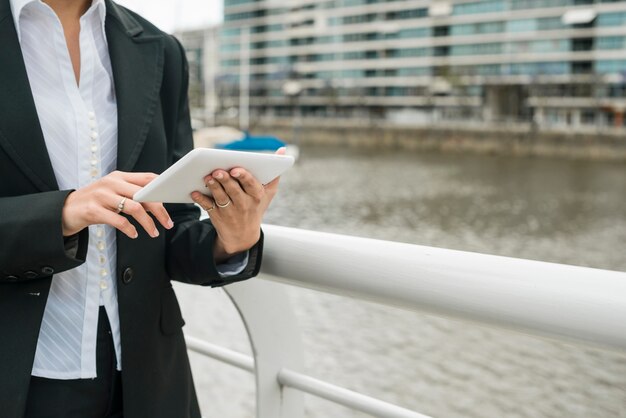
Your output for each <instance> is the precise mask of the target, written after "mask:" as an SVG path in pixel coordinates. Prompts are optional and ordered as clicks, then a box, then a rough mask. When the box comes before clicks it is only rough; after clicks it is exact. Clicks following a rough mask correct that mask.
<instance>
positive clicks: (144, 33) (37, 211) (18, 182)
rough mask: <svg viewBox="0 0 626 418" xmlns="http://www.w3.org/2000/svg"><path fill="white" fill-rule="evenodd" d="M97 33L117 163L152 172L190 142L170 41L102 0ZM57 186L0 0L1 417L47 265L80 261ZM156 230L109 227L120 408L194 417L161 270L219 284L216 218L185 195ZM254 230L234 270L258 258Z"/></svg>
mask: <svg viewBox="0 0 626 418" xmlns="http://www.w3.org/2000/svg"><path fill="white" fill-rule="evenodd" d="M106 7H107V15H106V24H105V28H106V36H107V41H108V46H109V52H110V57H111V63H112V67H113V77H114V82H115V91H116V95H117V104H118V132H119V133H118V137H119V139H118V157H117V158H118V160H117V161H118V169H119V170H122V171H139V172H143V171H149V172H155V173H160V172H162V171H163V170H164V169H165V168H167V167H168V166H169V165H171V164H172V163H173V162H174V161H176V160H177V159H178V158H180V157H181V156H183V155H184V154H185V153H186V152H187V151H189V150H190V149H191V148H192V136H191V126H190V122H189V109H188V104H187V81H188V74H187V63H186V60H185V55H184V51H183V49H182V47H181V45H180V44H179V43H178V41H176V40H175V39H174V38H173V37H171V36H169V35H167V34H165V33H163V32H161V31H160V30H159V29H157V28H156V27H154V26H153V25H151V24H150V23H149V22H147V21H146V20H144V19H142V18H141V17H139V16H137V15H136V14H134V13H132V12H130V11H128V10H126V9H124V8H123V7H121V6H118V5H117V4H115V3H113V2H112V1H110V0H107V2H106ZM68 193H69V191H67V190H66V191H60V190H58V185H57V182H56V179H55V176H54V172H53V170H52V165H51V163H50V159H49V157H48V153H47V150H46V146H45V142H44V139H43V134H42V132H41V127H40V125H39V121H38V117H37V112H36V109H35V104H34V101H33V97H32V93H31V90H30V86H29V83H28V78H27V75H26V70H25V66H24V61H23V58H22V54H21V50H20V47H19V43H18V39H17V35H16V31H15V27H14V22H13V17H12V14H11V10H10V6H9V0H0V416H2V417H5V418H19V417H22V416H23V414H24V407H25V401H26V398H27V395H28V385H29V381H30V373H31V370H32V365H33V359H34V355H35V348H36V344H37V337H38V333H39V328H40V324H41V319H42V316H43V312H44V308H45V304H46V299H47V296H48V292H49V288H50V282H51V278H52V275H53V274H54V273H58V272H62V271H65V270H68V269H71V268H74V267H76V266H78V265H80V264H81V263H83V262H84V261H85V255H86V252H87V242H88V231H87V229H85V230H83V231H82V232H80V233H79V234H77V236H75V237H73V238H71V239H64V238H63V235H62V228H61V210H62V207H63V203H64V201H65V198H66V196H67V195H68ZM167 209H168V211H169V213H170V215H171V217H172V219H173V221H174V223H175V227H174V228H173V229H172V230H171V231H167V232H165V231H164V230H163V229H162V228H161V234H160V236H159V237H158V238H154V239H153V238H150V237H148V235H147V234H146V233H145V232H143V233H142V232H141V231H142V229H141V227H138V228H137V230H138V231H140V234H139V238H138V239H136V240H131V239H129V238H127V237H126V236H125V235H123V234H121V233H119V232H118V234H117V248H118V250H117V254H118V255H117V271H116V276H117V279H118V286H117V288H118V301H119V311H120V312H119V313H120V326H121V331H120V332H121V340H122V356H123V371H122V378H123V388H124V389H123V390H124V416H125V417H126V418H135V417H150V418H159V417H163V418H185V417H199V416H200V412H199V409H198V404H197V400H196V396H195V392H194V388H193V381H192V378H191V373H190V368H189V361H188V358H187V350H186V346H185V342H184V339H183V333H182V330H181V327H182V325H183V324H184V322H183V318H182V316H181V312H180V309H179V306H178V302H177V300H176V296H175V294H174V291H173V290H172V286H171V283H170V279H174V280H179V281H183V282H187V283H195V284H201V285H210V286H218V285H222V284H225V283H224V282H223V281H221V280H220V279H219V274H218V273H217V271H216V267H215V265H214V262H213V258H212V254H213V242H214V239H215V236H216V233H215V229H214V228H213V226H212V225H211V223H210V222H209V221H202V222H201V221H199V220H198V218H199V211H198V210H197V208H195V207H194V206H193V205H185V204H177V205H168V206H167ZM261 249H262V240H261V241H259V243H258V244H257V245H256V246H255V247H254V248H253V249H252V250H251V252H250V261H249V263H248V266H247V267H246V269H245V271H244V272H242V273H241V274H239V275H237V276H235V277H231V278H229V279H228V281H229V282H232V281H237V280H243V279H246V278H249V277H252V276H254V275H256V274H257V273H258V271H259V268H260V261H261Z"/></svg>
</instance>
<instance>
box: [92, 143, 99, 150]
mask: <svg viewBox="0 0 626 418" xmlns="http://www.w3.org/2000/svg"><path fill="white" fill-rule="evenodd" d="M96 151H98V146H97V145H95V144H94V145H92V146H91V152H96Z"/></svg>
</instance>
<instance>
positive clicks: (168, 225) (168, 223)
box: [167, 219, 174, 228]
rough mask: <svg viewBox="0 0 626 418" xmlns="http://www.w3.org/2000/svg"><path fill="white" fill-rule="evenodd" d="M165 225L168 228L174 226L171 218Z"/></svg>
mask: <svg viewBox="0 0 626 418" xmlns="http://www.w3.org/2000/svg"><path fill="white" fill-rule="evenodd" d="M167 227H168V228H173V227H174V221H172V220H171V219H168V220H167Z"/></svg>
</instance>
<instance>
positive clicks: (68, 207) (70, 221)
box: [63, 171, 174, 238]
mask: <svg viewBox="0 0 626 418" xmlns="http://www.w3.org/2000/svg"><path fill="white" fill-rule="evenodd" d="M156 177H157V175H156V174H153V173H125V172H121V171H114V172H113V173H111V174H108V175H107V176H104V177H102V178H101V179H100V180H98V181H96V182H94V183H92V184H90V185H89V186H86V187H83V188H82V189H78V190H76V191H74V192H72V193H70V194H69V195H68V197H67V199H66V200H65V206H63V235H64V236H70V235H74V234H76V233H78V232H80V231H81V230H82V229H84V228H86V227H88V226H89V225H95V224H106V225H111V226H113V227H115V228H117V229H119V230H120V231H122V232H123V233H124V234H126V235H128V236H129V237H130V238H137V237H138V236H139V235H138V233H137V229H136V228H135V227H134V226H133V225H132V224H131V223H130V222H129V221H128V219H126V218H125V217H123V216H121V215H120V214H118V205H119V204H120V203H121V202H122V200H123V199H125V200H124V205H123V206H124V210H123V211H122V212H123V213H125V214H127V215H130V216H132V217H133V218H135V219H136V220H137V222H139V224H140V225H141V226H142V227H143V228H144V229H145V230H146V232H147V233H148V235H150V236H151V237H152V238H156V237H158V236H159V231H158V230H157V227H156V225H155V224H154V221H153V220H152V217H150V215H148V212H151V213H152V214H153V215H154V216H155V217H156V218H157V220H158V221H159V222H160V223H161V225H163V226H164V227H165V228H167V229H170V228H172V227H173V226H174V223H173V222H172V220H171V218H170V216H169V214H168V213H167V210H165V208H164V207H163V204H161V203H139V202H135V201H134V200H132V196H133V195H134V194H135V192H137V191H138V190H139V189H141V188H142V187H143V186H145V185H146V184H148V183H150V182H151V181H152V180H154V179H155V178H156Z"/></svg>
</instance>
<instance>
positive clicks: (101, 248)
mask: <svg viewBox="0 0 626 418" xmlns="http://www.w3.org/2000/svg"><path fill="white" fill-rule="evenodd" d="M97 247H98V249H99V250H100V251H104V248H105V247H104V242H102V241H98V244H97Z"/></svg>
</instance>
